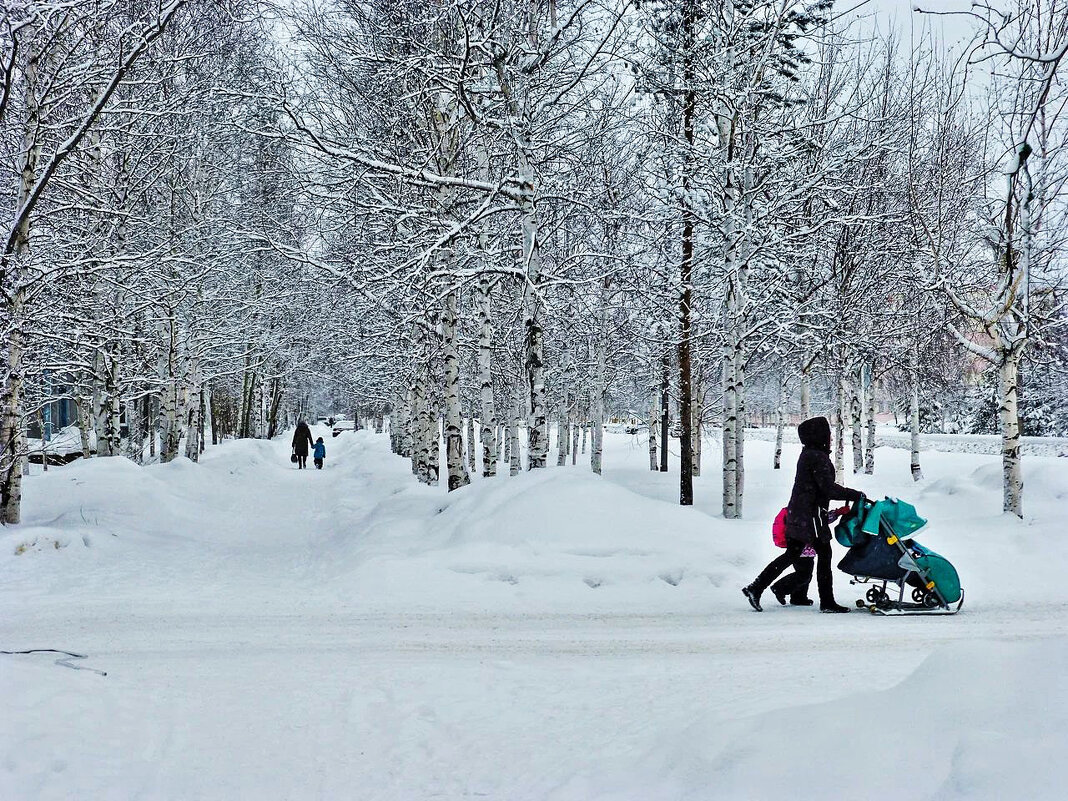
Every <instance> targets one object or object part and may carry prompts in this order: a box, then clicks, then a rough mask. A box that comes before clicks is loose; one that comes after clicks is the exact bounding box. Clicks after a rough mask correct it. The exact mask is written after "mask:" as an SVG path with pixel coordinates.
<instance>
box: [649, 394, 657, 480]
mask: <svg viewBox="0 0 1068 801" xmlns="http://www.w3.org/2000/svg"><path fill="white" fill-rule="evenodd" d="M659 422H660V403H659V398H658V393H657V391H656V388H655V387H654V388H653V403H652V405H651V406H650V407H649V469H650V470H652V471H653V472H654V473H655V472H656V471H658V470H659V469H660V464H659V461H658V460H657V452H656V427H657V425H658V424H659Z"/></svg>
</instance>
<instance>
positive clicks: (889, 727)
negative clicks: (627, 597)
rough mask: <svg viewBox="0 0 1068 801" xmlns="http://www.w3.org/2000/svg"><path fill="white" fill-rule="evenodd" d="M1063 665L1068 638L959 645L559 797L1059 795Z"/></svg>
mask: <svg viewBox="0 0 1068 801" xmlns="http://www.w3.org/2000/svg"><path fill="white" fill-rule="evenodd" d="M1065 664H1068V639H1053V640H1046V641H1040V642H1034V643H1011V644H1007V643H1004V642H993V641H978V642H960V643H955V644H953V645H951V646H946V647H943V648H940V649H938V650H936V651H935V652H933V653H932V654H931V655H930V656H929V657H928V658H927V659H926V660H925V661H924V662H923V663H922V664H921V665H920V666H919V668H917V669H916V670H915V672H914V673H913V674H912V675H910V676H909V677H908V678H906V679H905V680H904V681H902V682H901V683H899V684H897V685H896V686H894V687H893V688H891V689H889V690H885V691H880V692H870V693H861V694H856V695H849V696H846V697H843V698H840V699H837V700H835V701H831V702H827V703H821V704H816V705H808V706H797V707H790V708H786V709H779V710H775V711H773V712H769V713H765V714H761V715H758V716H755V717H751V718H747V719H742V720H734V721H725V722H724V721H708V722H702V723H700V724H696V725H694V726H691V727H690V728H688V729H687V730H685V731H683V732H681V733H680V734H679V735H678V736H677V737H673V738H671V739H670V740H668V741H666V742H663V743H661V744H660V745H658V747H657V748H656V749H654V750H653V751H651V752H650V753H648V754H646V755H645V756H644V757H643V758H641V759H640V760H638V761H637V763H634V764H632V765H631V766H629V767H624V766H621V765H614V766H611V768H610V769H609V773H610V775H611V777H612V778H611V779H606V778H605V777H604V776H601V775H592V774H589V775H585V776H582V777H577V778H576V779H575V780H573V781H572V782H570V783H569V784H568V785H567V786H565V787H564V788H561V791H560V792H558V793H557V794H555V795H554V796H553V797H554V798H555V799H572V798H573V799H578V798H583V799H623V798H627V799H631V798H640V797H646V798H678V799H691V798H692V799H697V798H707V797H708V791H709V788H710V787H713V788H715V797H716V798H722V799H752V798H774V799H776V801H786V800H788V799H811V798H852V799H883V798H910V799H932V800H933V799H938V801H951V800H952V799H969V800H970V801H979V800H981V799H990V800H991V801H998V800H1000V799H1006V798H1027V799H1031V800H1032V801H1040V800H1042V799H1051V800H1052V799H1060V798H1063V797H1064V787H1066V786H1068V763H1066V762H1065V760H1064V758H1063V754H1064V748H1065V745H1066V742H1065V734H1064V733H1065V731H1068V690H1066V689H1065V686H1064V682H1063V667H1064V665H1065ZM871 678H872V683H877V682H878V679H879V677H878V676H876V675H873V676H872V677H871Z"/></svg>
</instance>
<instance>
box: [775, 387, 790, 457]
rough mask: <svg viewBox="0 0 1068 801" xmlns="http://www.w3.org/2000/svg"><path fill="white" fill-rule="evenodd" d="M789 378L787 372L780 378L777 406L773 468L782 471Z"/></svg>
mask: <svg viewBox="0 0 1068 801" xmlns="http://www.w3.org/2000/svg"><path fill="white" fill-rule="evenodd" d="M788 379H789V376H788V374H787V372H786V370H783V371H782V375H781V376H779V399H778V402H777V403H776V404H775V460H774V463H773V465H772V466H773V468H774V469H775V470H780V469H782V437H783V431H784V430H785V429H786V383H787V381H788Z"/></svg>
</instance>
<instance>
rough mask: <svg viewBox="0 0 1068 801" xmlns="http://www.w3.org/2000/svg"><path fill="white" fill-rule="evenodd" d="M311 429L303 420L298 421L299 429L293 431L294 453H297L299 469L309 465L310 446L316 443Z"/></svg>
mask: <svg viewBox="0 0 1068 801" xmlns="http://www.w3.org/2000/svg"><path fill="white" fill-rule="evenodd" d="M314 444H315V442H314V440H312V435H311V429H310V428H308V424H307V423H305V422H304V421H303V420H301V421H300V422H299V423H297V430H296V431H294V432H293V453H295V454H296V455H297V469H298V470H303V469H304V468H305V467H307V465H308V448H310V447H311V446H312V445H314Z"/></svg>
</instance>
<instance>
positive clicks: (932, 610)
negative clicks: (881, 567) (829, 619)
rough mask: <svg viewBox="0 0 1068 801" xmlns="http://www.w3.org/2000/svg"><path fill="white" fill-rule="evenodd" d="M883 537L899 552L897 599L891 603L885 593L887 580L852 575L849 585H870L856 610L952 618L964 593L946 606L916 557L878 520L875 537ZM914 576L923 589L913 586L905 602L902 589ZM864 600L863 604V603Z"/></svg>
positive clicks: (958, 608) (962, 599)
mask: <svg viewBox="0 0 1068 801" xmlns="http://www.w3.org/2000/svg"><path fill="white" fill-rule="evenodd" d="M878 536H880V537H883V538H885V540H886V543H887V544H888V545H896V546H897V548H898V550H899V551H900V552H901V557H902V560H901V561H902V562H903V563H904V564H901V562H899V564H901V566H902V567H904V569H905V575H904V576H902V577H901V580H900V581H893V582H892V583H894V584H897V585H898V593H897V599H896V600H894V599H893V598H892V597H891V596H890V594H889V593H888V592H887V591H886V587H887V585H888V584H890V583H891V581H892V580H891V579H879V578H873V577H870V576H853V578H851V579H850V580H849V583H850V584H870V585H871V586H870V587H869V588H868V591H867V592H866V593H865V594H864V598H858V599H857V608H858V609H867V610H868V611H869V612H871V613H872V614H873V615H955V614H957V612H959V611H960V608H961V607H962V606H964V590H963V589H962V590H961V591H960V599H959V600H958V601H957V603H956V604H955V605H953V606H951V605H950V604H948V603H946V599H945V596H943V595H942V592H941V591H940V590H939V589H938V586H937V585H936V584H935V583H934V582H933V581H932V580H931V577H930V575H929V571H927V570H925V569H924V568H922V567H920V565H919V564H917V563H916V558H915V556H914V555H913V553H912V551H910V550H909V548H908V546H907V545H905V543H904V542H903V541H902V540H901V538H900V537H898V536H897V534H895V533H894V531H893V529H891V528H890V527H889V526H888V525H887V524H886V523H885V522H884V521H882V520H880V521H879V535H878ZM913 576H915V577H916V578H918V579H919V581H920V582H921V583H922V585H923V589H920V588H919V587H913V590H912V602H911V603H910V602H908V601H906V600H905V587H906V586H907V585H909V579H910V578H911V577H913ZM865 599H866V600H867V603H865Z"/></svg>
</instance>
